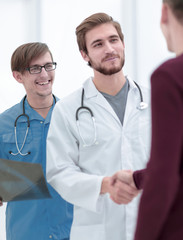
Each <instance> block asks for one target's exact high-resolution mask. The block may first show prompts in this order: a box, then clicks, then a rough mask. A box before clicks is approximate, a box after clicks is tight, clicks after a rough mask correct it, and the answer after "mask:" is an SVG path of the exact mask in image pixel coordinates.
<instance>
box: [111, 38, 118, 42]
mask: <svg viewBox="0 0 183 240" xmlns="http://www.w3.org/2000/svg"><path fill="white" fill-rule="evenodd" d="M118 40H119V39H118V38H112V39H111V42H117V41H118Z"/></svg>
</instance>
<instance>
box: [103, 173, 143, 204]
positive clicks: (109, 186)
mask: <svg viewBox="0 0 183 240" xmlns="http://www.w3.org/2000/svg"><path fill="white" fill-rule="evenodd" d="M104 193H109V195H110V198H111V199H112V200H113V201H114V202H115V203H117V204H128V203H129V202H131V201H132V200H133V198H134V197H136V196H137V195H138V194H139V190H137V188H136V186H135V183H134V180H133V172H132V171H131V170H121V171H118V172H116V173H115V174H114V175H113V176H111V177H104V179H103V181H102V187H101V194H104Z"/></svg>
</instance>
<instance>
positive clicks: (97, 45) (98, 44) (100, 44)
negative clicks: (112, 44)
mask: <svg viewBox="0 0 183 240" xmlns="http://www.w3.org/2000/svg"><path fill="white" fill-rule="evenodd" d="M100 46H102V43H101V42H98V43H95V44H94V45H93V47H94V48H97V47H100Z"/></svg>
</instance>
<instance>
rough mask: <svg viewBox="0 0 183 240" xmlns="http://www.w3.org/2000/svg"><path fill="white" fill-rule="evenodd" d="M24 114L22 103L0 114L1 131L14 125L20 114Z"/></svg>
mask: <svg viewBox="0 0 183 240" xmlns="http://www.w3.org/2000/svg"><path fill="white" fill-rule="evenodd" d="M20 114H22V109H21V104H20V103H18V104H16V105H14V106H12V107H10V108H9V109H7V110H5V111H4V112H2V113H1V114H0V132H2V131H5V130H6V128H8V127H12V124H14V121H15V119H16V117H17V116H18V115H20Z"/></svg>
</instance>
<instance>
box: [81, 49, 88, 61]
mask: <svg viewBox="0 0 183 240" xmlns="http://www.w3.org/2000/svg"><path fill="white" fill-rule="evenodd" d="M80 53H81V56H82V57H83V59H84V60H85V61H86V62H89V61H90V59H89V57H88V55H87V53H86V52H84V51H82V50H81V51H80Z"/></svg>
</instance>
